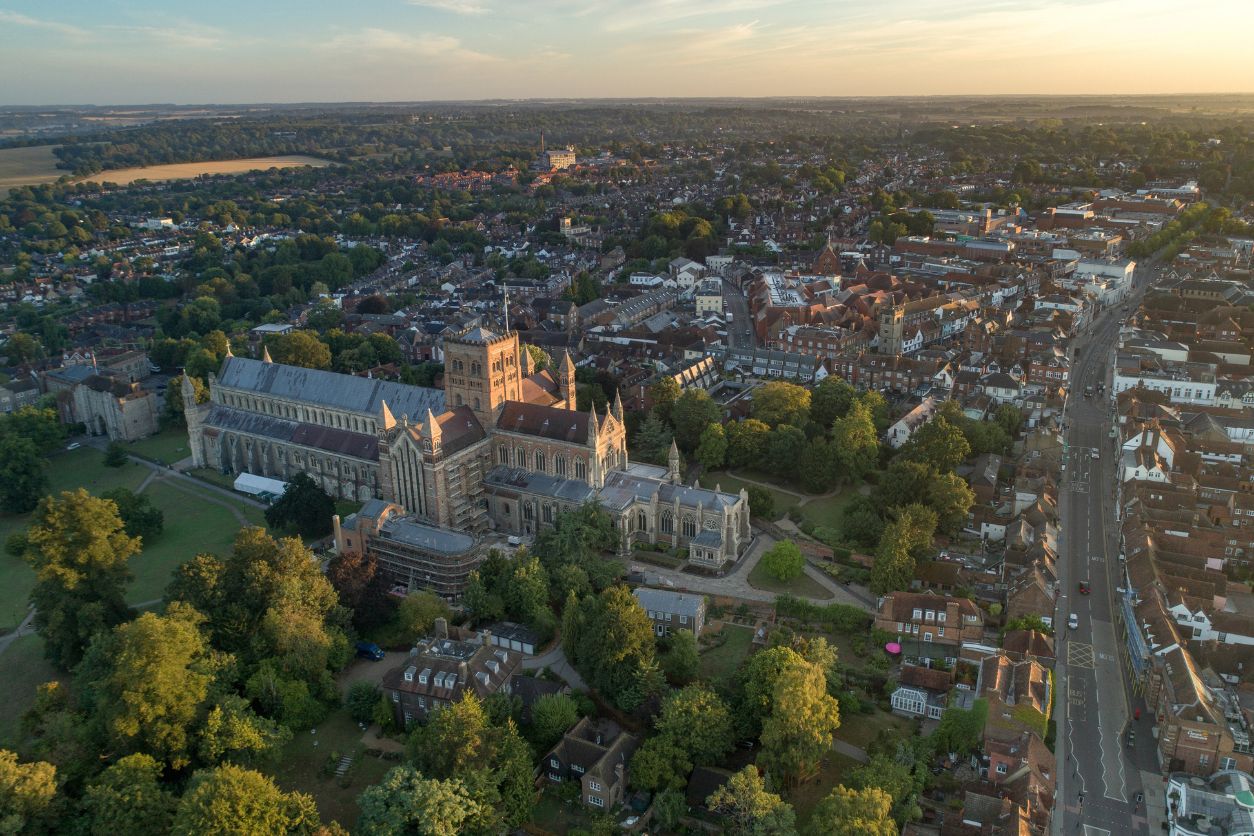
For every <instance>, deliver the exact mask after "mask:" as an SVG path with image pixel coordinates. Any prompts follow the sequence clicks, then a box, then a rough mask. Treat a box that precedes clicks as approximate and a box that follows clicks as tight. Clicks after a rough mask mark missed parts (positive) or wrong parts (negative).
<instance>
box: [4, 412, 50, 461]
mask: <svg viewBox="0 0 1254 836" xmlns="http://www.w3.org/2000/svg"><path fill="white" fill-rule="evenodd" d="M0 434H3V435H15V436H17V437H19V438H25V439H27V440H29V441H31V442H33V443H34V445H35V450H36V451H37V452H38V453H39V454H40V455H45V456H46V455H47V454H49V453H51V452H52V451H53V450H56V449H58V448H59V447H60V446H61V443H62V442H64V441H65V434H66V425H65V424H63V423H61V419H60V417H59V416H58V415H57V411H56V410H55V409H52V408H44V409H40V408H38V407H34V406H24V407H22V408H21V409H19V410H17V411H16V412H13V413H11V414H9V415H6V416H5V417H4V418H3V420H2V421H0Z"/></svg>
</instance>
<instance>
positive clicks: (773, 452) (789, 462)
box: [765, 424, 807, 476]
mask: <svg viewBox="0 0 1254 836" xmlns="http://www.w3.org/2000/svg"><path fill="white" fill-rule="evenodd" d="M806 447H807V443H806V434H805V433H804V432H802V431H801V429H800V428H798V427H794V426H793V425H792V424H780V425H779V426H777V427H776V428H775V429H773V430H771V435H770V440H769V442H768V444H767V453H766V462H765V464H766V466H767V468H768V469H769V470H770V471H771V472H772V473H775V474H778V475H780V476H784V475H788V474H790V473H792V472H794V471H795V470H796V468H797V462H799V461H801V458H802V456H803V455H804V454H805V451H806Z"/></svg>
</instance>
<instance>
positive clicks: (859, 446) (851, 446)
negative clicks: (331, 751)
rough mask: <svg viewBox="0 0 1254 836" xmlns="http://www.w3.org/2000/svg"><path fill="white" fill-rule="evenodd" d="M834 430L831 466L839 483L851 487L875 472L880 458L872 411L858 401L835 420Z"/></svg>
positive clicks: (833, 423)
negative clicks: (850, 484) (849, 484)
mask: <svg viewBox="0 0 1254 836" xmlns="http://www.w3.org/2000/svg"><path fill="white" fill-rule="evenodd" d="M829 379H830V378H829ZM824 382H826V381H824ZM831 427H832V447H831V449H832V464H833V466H834V468H835V470H836V478H837V480H838V481H840V482H842V483H845V484H848V483H852V482H858V481H861V480H862V479H865V478H866V477H867V476H868V475H869V474H870V473H871V472H872V471H873V470H875V465H876V463H877V462H878V461H879V455H880V440H879V434H878V433H877V432H876V431H875V419H874V417H873V415H872V414H871V408H870V407H869V406H868V405H867V404H866V403H864V402H862V401H860V400H855V401H854V402H853V403H852V404H851V405H850V407H849V409H848V411H847V414H846V415H845V416H844V417H841V418H837V419H835V420H834V421H833V422H832V425H831Z"/></svg>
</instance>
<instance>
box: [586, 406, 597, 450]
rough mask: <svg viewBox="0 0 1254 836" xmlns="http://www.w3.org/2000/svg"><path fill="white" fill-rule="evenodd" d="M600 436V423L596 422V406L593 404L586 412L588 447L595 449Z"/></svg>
mask: <svg viewBox="0 0 1254 836" xmlns="http://www.w3.org/2000/svg"><path fill="white" fill-rule="evenodd" d="M599 435H600V423H599V421H598V420H597V405H596V404H595V403H594V404H593V405H592V408H591V409H589V410H588V446H589V447H596V446H597V438H598V436H599Z"/></svg>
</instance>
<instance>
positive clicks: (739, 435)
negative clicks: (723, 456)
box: [726, 418, 771, 467]
mask: <svg viewBox="0 0 1254 836" xmlns="http://www.w3.org/2000/svg"><path fill="white" fill-rule="evenodd" d="M726 434H727V466H728V467H757V466H758V464H759V463H760V462H761V461H762V460H763V459H764V458H765V457H766V450H767V445H768V444H769V440H770V436H771V428H770V427H768V426H767V425H766V424H764V423H762V422H761V421H758V420H756V419H753V418H750V419H748V420H745V421H736V422H735V423H731V424H728V425H727V429H726Z"/></svg>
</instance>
